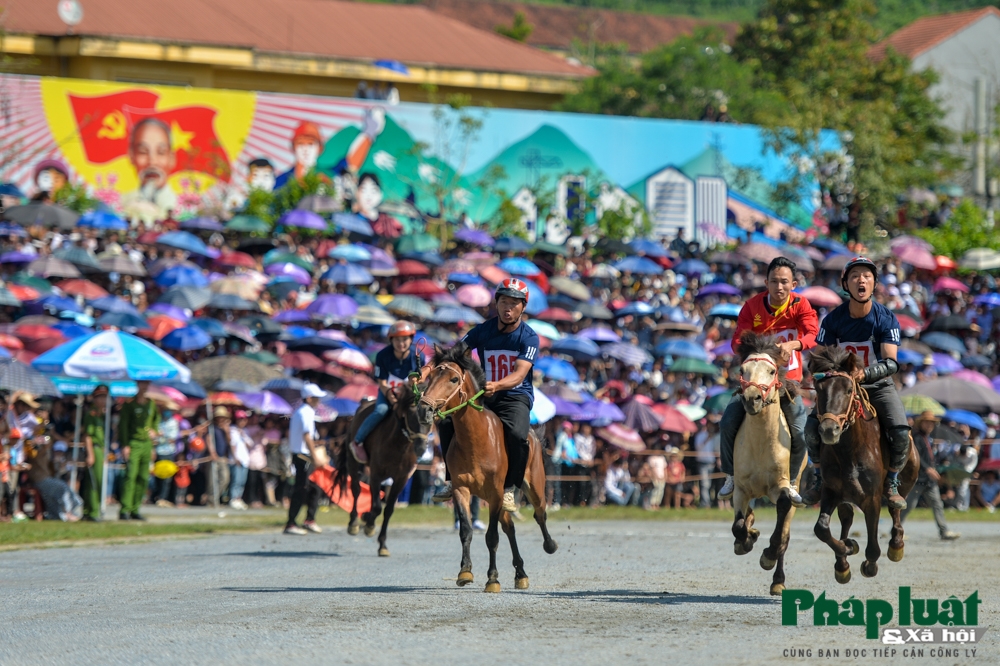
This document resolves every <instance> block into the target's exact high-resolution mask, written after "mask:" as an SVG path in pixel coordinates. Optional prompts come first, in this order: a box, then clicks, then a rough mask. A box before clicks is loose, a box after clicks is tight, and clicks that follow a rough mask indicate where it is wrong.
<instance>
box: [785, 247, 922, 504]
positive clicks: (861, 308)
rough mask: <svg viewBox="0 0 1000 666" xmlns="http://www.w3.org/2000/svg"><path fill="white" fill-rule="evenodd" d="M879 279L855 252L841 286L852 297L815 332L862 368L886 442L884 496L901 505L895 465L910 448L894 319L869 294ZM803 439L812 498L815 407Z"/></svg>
mask: <svg viewBox="0 0 1000 666" xmlns="http://www.w3.org/2000/svg"><path fill="white" fill-rule="evenodd" d="M876 284H878V267H877V266H876V265H875V263H874V262H873V261H872V260H871V259H866V258H865V257H855V258H854V259H851V260H850V261H849V262H847V265H846V266H844V272H843V274H842V275H841V277H840V286H841V287H842V288H843V289H844V291H846V292H847V293H848V294H850V297H851V300H850V301H848V302H847V303H844V304H842V305H840V306H838V307H836V308H834V310H833V311H832V312H830V314H828V315H827V316H826V318H825V319H824V320H823V324H822V326H820V329H819V335H817V336H816V342H817V343H818V344H821V345H837V346H839V347H842V348H844V349H846V350H847V351H850V352H853V353H854V354H855V355H856V356H857V357H858V361H859V362H860V363H861V365H862V366H864V370H858V371H857V373H856V375H855V377H854V379H855V381H857V382H859V383H860V384H861V385H862V386H863V387H864V388H865V390H866V391H867V392H868V399H869V400H870V401H871V404H872V406H873V407H874V408H875V413H876V414H878V421H879V426H880V428H881V430H882V434H883V436H885V437H886V439H887V440H888V443H889V460H888V461H887V462H888V465H887V467H888V469H889V473H888V475H887V476H886V480H885V497H886V500H887V501H888V503H889V507H890V508H893V509H905V508H906V500H904V499H903V497H902V496H901V495H900V494H899V478H898V477H897V475H898V474H899V470H901V469H903V466H904V465H905V464H906V457H907V455H908V454H909V451H910V426H909V424H908V423H907V421H906V410H905V409H904V408H903V402H902V400H900V398H899V393H897V392H896V386H895V384H893V381H892V376H893V375H894V374H896V371H897V370H899V365H898V364H897V363H896V351H897V349H898V348H899V320H897V319H896V315H894V314H893V313H892V311H891V310H889V308H887V307H885V306H884V305H882V304H881V303H876V302H875V301H873V300H872V297H873V296H874V295H875V285H876ZM806 444H807V445H808V447H809V457H810V458H812V460H813V465H815V471H816V475H815V481H814V483H813V486H812V487H811V488H809V490H808V491H807V492H806V493H805V495H804V496H803V499H804V500H805V501H806V502H808V503H810V504H815V503H816V502H818V501H819V499H820V488H821V481H822V480H821V477H820V468H819V450H820V436H819V420H818V419H817V418H816V415H815V413H813V414H810V415H809V420H808V421H807V422H806Z"/></svg>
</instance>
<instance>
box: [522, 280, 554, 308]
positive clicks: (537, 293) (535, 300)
mask: <svg viewBox="0 0 1000 666" xmlns="http://www.w3.org/2000/svg"><path fill="white" fill-rule="evenodd" d="M524 283H525V284H526V285H528V307H526V308H525V309H524V311H525V312H527V313H528V314H530V315H532V316H537V315H540V314H542V313H543V312H545V311H546V310H548V309H549V299H547V298H546V297H545V292H544V291H542V288H541V287H539V286H538V285H537V284H535V283H534V282H532V281H531V280H529V279H527V278H524Z"/></svg>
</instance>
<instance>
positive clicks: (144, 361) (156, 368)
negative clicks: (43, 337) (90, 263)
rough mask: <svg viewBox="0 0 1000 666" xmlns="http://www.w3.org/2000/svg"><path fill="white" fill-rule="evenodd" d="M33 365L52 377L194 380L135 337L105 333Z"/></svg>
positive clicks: (56, 350) (56, 351)
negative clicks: (60, 375)
mask: <svg viewBox="0 0 1000 666" xmlns="http://www.w3.org/2000/svg"><path fill="white" fill-rule="evenodd" d="M31 365H32V367H33V368H35V369H36V370H39V371H41V372H45V373H48V374H53V375H56V374H65V375H69V376H70V377H98V378H101V379H124V378H126V377H127V378H129V379H134V380H154V379H174V378H179V379H181V380H183V381H189V380H190V379H191V371H190V370H188V369H187V368H186V367H184V366H183V365H181V364H180V363H178V362H177V361H175V360H174V359H172V358H170V357H169V356H167V355H166V354H165V353H164V352H163V351H161V350H160V349H158V348H156V347H154V346H153V345H151V344H150V343H148V342H146V341H145V340H143V339H141V338H137V337H135V336H134V335H129V334H128V333H123V332H121V331H101V332H99V333H94V334H93V335H88V336H86V337H80V338H76V339H75V340H70V341H69V342H67V343H65V344H62V345H60V346H58V347H56V348H54V349H50V350H49V351H47V352H45V353H44V354H42V355H41V356H39V357H38V358H36V359H35V360H33V361H32V362H31Z"/></svg>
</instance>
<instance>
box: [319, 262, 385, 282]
mask: <svg viewBox="0 0 1000 666" xmlns="http://www.w3.org/2000/svg"><path fill="white" fill-rule="evenodd" d="M320 280H328V281H330V282H333V283H334V284H354V285H357V284H371V283H372V282H374V281H375V278H374V277H372V274H371V273H369V272H368V271H367V270H365V269H364V268H362V267H361V266H358V265H356V264H337V265H336V266H331V267H330V268H329V269H327V271H326V272H325V273H323V275H321V276H320Z"/></svg>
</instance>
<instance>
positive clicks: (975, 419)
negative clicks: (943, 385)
mask: <svg viewBox="0 0 1000 666" xmlns="http://www.w3.org/2000/svg"><path fill="white" fill-rule="evenodd" d="M942 418H944V420H945V421H954V422H955V423H961V424H962V425H967V426H969V427H970V428H973V429H974V430H978V431H980V432H983V433H985V432H986V422H985V421H983V417H981V416H980V415H979V414H976V413H975V412H967V411H965V410H964V409H949V410H948V411H946V412H945V413H944V417H942Z"/></svg>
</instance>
